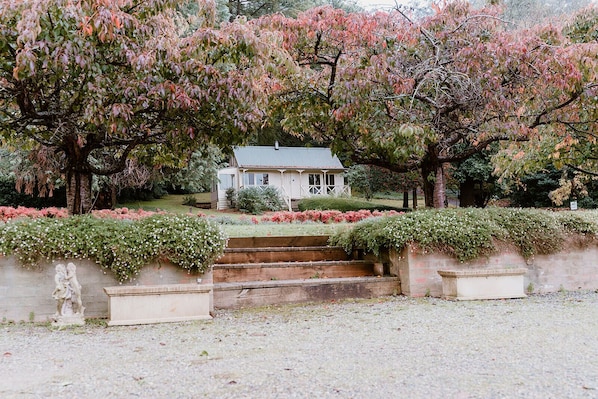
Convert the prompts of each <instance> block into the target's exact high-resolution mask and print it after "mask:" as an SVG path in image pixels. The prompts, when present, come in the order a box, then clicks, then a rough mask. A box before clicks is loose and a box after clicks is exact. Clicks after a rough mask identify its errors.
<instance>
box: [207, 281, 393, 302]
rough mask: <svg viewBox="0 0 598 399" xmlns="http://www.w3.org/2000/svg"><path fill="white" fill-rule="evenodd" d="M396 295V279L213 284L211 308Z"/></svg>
mask: <svg viewBox="0 0 598 399" xmlns="http://www.w3.org/2000/svg"><path fill="white" fill-rule="evenodd" d="M398 293H400V283H399V278H398V277H348V278H319V279H296V280H282V281H278V280H271V281H250V282H238V283H215V284H214V306H215V307H216V308H217V309H240V308H244V307H259V306H267V305H279V304H289V303H305V302H318V301H320V302H321V301H330V300H340V299H348V298H377V297H382V296H389V295H396V294H398Z"/></svg>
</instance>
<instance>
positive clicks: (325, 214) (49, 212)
mask: <svg viewBox="0 0 598 399" xmlns="http://www.w3.org/2000/svg"><path fill="white" fill-rule="evenodd" d="M166 213H167V212H164V211H158V212H152V211H144V210H143V209H128V208H117V209H102V210H97V211H92V212H91V214H92V215H93V216H94V217H96V218H100V219H123V220H124V219H126V220H138V219H141V218H145V217H148V216H152V215H156V214H166ZM402 213H403V212H397V211H387V212H379V211H373V212H372V211H368V210H360V211H349V212H340V211H335V210H328V211H314V210H309V211H303V212H288V211H283V212H273V213H268V214H266V215H264V216H262V217H261V218H259V219H258V217H256V216H252V217H251V219H250V220H251V223H252V224H259V223H260V222H264V223H303V222H317V223H355V222H359V221H360V220H364V219H368V218H371V217H376V216H391V215H400V214H402ZM190 215H191V216H194V215H192V214H190ZM67 216H68V213H67V211H66V209H64V208H45V209H34V208H25V207H22V206H20V207H18V208H12V207H7V206H0V221H3V222H6V221H9V220H13V219H18V218H42V217H54V218H64V217H67ZM196 216H198V217H206V215H205V214H204V213H201V212H199V213H198V214H197V215H196ZM244 219H245V218H244V217H241V220H244Z"/></svg>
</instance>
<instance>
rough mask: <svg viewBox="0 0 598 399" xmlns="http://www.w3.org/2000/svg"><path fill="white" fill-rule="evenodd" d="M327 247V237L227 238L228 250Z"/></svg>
mask: <svg viewBox="0 0 598 399" xmlns="http://www.w3.org/2000/svg"><path fill="white" fill-rule="evenodd" d="M324 245H328V236H270V237H234V238H229V240H228V245H227V247H228V248H263V247H310V246H324Z"/></svg>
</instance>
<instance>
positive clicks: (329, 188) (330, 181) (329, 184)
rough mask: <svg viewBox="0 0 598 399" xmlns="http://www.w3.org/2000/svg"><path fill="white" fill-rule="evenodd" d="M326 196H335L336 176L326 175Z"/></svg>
mask: <svg viewBox="0 0 598 399" xmlns="http://www.w3.org/2000/svg"><path fill="white" fill-rule="evenodd" d="M326 194H334V175H326Z"/></svg>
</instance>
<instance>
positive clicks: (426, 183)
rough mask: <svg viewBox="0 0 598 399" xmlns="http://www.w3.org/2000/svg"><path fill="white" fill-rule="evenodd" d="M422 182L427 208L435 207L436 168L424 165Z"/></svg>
mask: <svg viewBox="0 0 598 399" xmlns="http://www.w3.org/2000/svg"><path fill="white" fill-rule="evenodd" d="M422 180H423V187H422V188H423V191H424V204H425V206H426V208H431V207H432V206H434V205H433V204H434V181H435V176H434V168H433V167H432V165H430V164H428V163H424V164H423V165H422Z"/></svg>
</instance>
